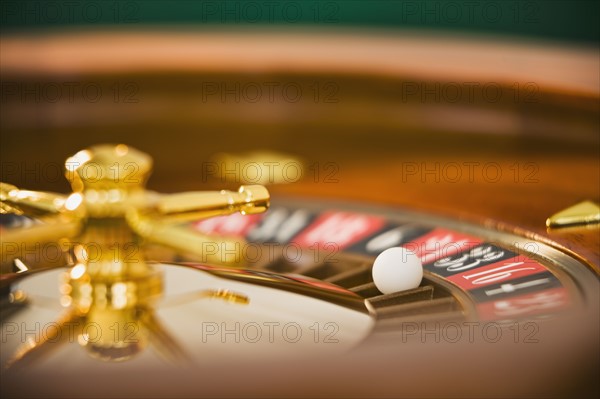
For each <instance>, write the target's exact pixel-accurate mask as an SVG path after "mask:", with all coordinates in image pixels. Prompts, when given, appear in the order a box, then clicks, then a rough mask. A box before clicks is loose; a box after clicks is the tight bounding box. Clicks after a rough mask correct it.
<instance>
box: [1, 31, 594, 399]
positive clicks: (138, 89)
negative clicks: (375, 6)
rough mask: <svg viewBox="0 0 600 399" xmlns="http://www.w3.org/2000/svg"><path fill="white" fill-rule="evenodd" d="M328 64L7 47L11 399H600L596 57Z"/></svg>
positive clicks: (215, 48) (360, 45)
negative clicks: (387, 259) (417, 277)
mask: <svg viewBox="0 0 600 399" xmlns="http://www.w3.org/2000/svg"><path fill="white" fill-rule="evenodd" d="M315 37H316V36H315V35H313V34H309V33H306V32H292V33H286V34H281V33H280V34H278V35H272V34H267V33H261V32H258V33H257V32H246V31H240V32H238V31H236V32H163V33H161V34H157V33H155V32H146V31H119V32H95V31H94V32H84V33H81V32H78V33H77V34H76V35H75V34H69V33H61V34H54V35H49V36H44V37H24V36H13V37H10V36H9V37H5V38H3V39H2V48H3V57H2V61H1V63H2V74H3V92H4V93H5V94H4V98H3V107H2V111H1V112H2V124H3V133H2V142H3V146H2V150H1V151H2V166H3V167H2V181H3V182H6V183H3V184H2V192H1V194H2V197H1V199H2V208H1V209H2V230H1V232H2V263H1V267H2V270H1V271H2V280H1V281H2V286H1V288H2V308H1V309H2V351H1V353H0V354H1V361H2V367H3V370H2V387H1V389H2V392H3V395H8V396H11V397H135V396H144V397H197V396H202V397H306V396H311V397H324V396H327V397H329V396H332V397H458V396H460V397H464V396H468V397H548V396H558V397H564V396H569V397H571V396H591V397H593V396H595V395H597V393H598V381H597V375H598V371H599V369H598V368H599V362H598V353H599V352H598V351H599V348H598V342H599V340H598V338H599V333H600V327H599V316H598V315H599V312H598V310H599V309H598V307H599V303H600V301H599V299H600V298H599V291H598V288H599V286H598V283H599V280H598V273H599V268H598V267H599V243H600V238H599V230H598V219H599V217H598V214H599V211H598V206H597V202H598V199H599V198H600V187H599V185H598V181H599V178H600V175H599V174H600V169H599V168H598V161H599V153H598V146H599V137H598V120H599V118H598V113H599V111H598V107H597V103H598V98H599V90H598V74H597V71H598V68H599V66H598V59H597V56H596V55H597V54H596V53H594V51H593V50H589V49H585V48H581V49H579V48H565V47H561V46H545V45H542V44H538V43H527V44H518V43H514V42H505V41H494V40H490V41H479V40H474V41H473V40H468V39H466V38H464V37H445V38H440V37H431V36H427V35H417V34H414V35H406V36H402V37H398V36H394V35H383V34H375V35H360V36H358V37H357V35H356V34H355V33H352V32H351V33H343V34H340V33H335V32H327V34H323V35H322V36H319V39H318V40H316V39H315ZM449 45H450V47H451V48H452V54H449V53H448V50H447V48H448V46H449ZM133 49H135V51H134V50H133ZM501 52H503V54H510V55H511V57H509V59H508V60H506V59H505V58H504V56H502V55H500V53H501ZM356 54H360V55H363V56H361V57H356ZM399 54H400V55H401V56H400V55H399ZM574 71H575V72H576V73H574ZM71 88H73V91H69V90H71ZM67 89H68V90H67ZM53 90H54V91H53ZM56 90H58V91H56ZM457 90H458V91H457ZM92 91H94V93H102V94H100V95H99V94H93V95H92ZM57 93H58V94H60V96H58V94H57ZM456 93H459V94H456ZM71 95H72V96H71ZM57 96H58V97H57ZM55 99H56V100H55ZM566 132H568V134H567V133H566ZM25 140H26V141H25ZM98 142H113V143H116V144H111V145H100V146H98V145H96V144H97V143H98ZM82 148H83V150H81V149H82ZM136 148H139V149H140V150H143V151H144V152H142V151H139V150H137V149H136ZM145 152H147V153H148V154H151V155H152V157H153V158H154V160H155V163H156V166H155V167H154V172H153V175H152V177H151V178H150V179H148V177H149V174H150V171H151V169H152V165H153V163H152V162H153V161H152V158H151V157H150V156H149V155H147V154H146V153H145ZM69 155H71V156H70V157H69V158H67V160H66V162H65V161H64V158H65V157H67V156H69ZM63 174H64V175H65V176H66V179H63V176H62V175H63ZM67 182H68V183H70V186H71V187H70V188H69V186H68V185H67ZM146 182H147V183H148V187H149V188H148V189H146V188H145V185H146ZM30 188H31V190H32V191H29V190H28V189H30ZM223 188H225V189H226V190H225V191H223V190H222V191H219V190H221V189H223ZM199 189H200V190H203V191H193V190H199ZM182 191H183V192H182ZM158 192H161V193H167V194H159V193H158ZM58 193H68V194H58ZM390 248H404V249H406V250H408V251H410V253H412V254H415V255H416V256H417V257H418V259H419V262H420V263H421V264H422V269H421V270H422V273H423V276H422V280H421V281H420V282H417V283H416V284H414V285H413V286H411V287H402V288H395V287H392V288H391V289H390V290H388V289H384V288H383V285H382V284H381V281H378V278H375V279H374V278H373V264H374V263H375V261H376V259H381V258H379V257H380V256H381V255H382V254H383V253H384V251H386V250H389V249H390ZM404 255H406V252H401V253H400V255H396V256H394V257H393V258H392V264H393V265H396V266H397V267H398V268H401V267H403V266H406V265H407V264H408V260H407V259H405V258H404ZM407 256H408V255H407ZM374 280H375V281H374ZM388 280H389V279H387V278H384V282H385V281H388ZM383 291H386V293H384V292H383Z"/></svg>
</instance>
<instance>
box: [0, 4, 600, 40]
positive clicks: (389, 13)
mask: <svg viewBox="0 0 600 399" xmlns="http://www.w3.org/2000/svg"><path fill="white" fill-rule="evenodd" d="M0 11H1V15H0V18H1V19H0V22H1V23H0V27H1V28H0V29H1V32H2V33H5V34H6V33H20V32H24V31H25V32H27V31H38V30H40V29H41V30H45V29H48V28H50V29H54V28H57V27H59V28H67V27H83V26H85V27H88V28H100V27H110V28H113V27H120V28H129V27H145V26H146V25H151V26H160V25H163V26H169V25H170V26H172V25H175V26H185V27H187V26H193V27H194V28H197V29H198V28H199V29H202V28H206V29H215V27H218V26H221V27H224V28H229V27H231V26H244V27H245V26H253V27H254V26H257V27H265V26H274V27H282V26H296V27H307V26H311V27H325V28H327V27H342V28H353V27H368V28H388V29H390V28H391V29H425V30H444V31H456V32H465V33H469V34H482V33H483V34H492V35H498V34H500V35H509V36H518V37H532V38H545V39H550V40H560V41H570V42H578V43H586V44H592V45H597V44H599V42H600V30H599V29H600V28H599V23H598V21H599V19H600V2H599V1H596V0H571V1H568V0H546V1H526V0H458V1H452V0H371V1H368V0H338V1H316V0H293V1H288V0H285V1H277V0H258V1H252V0H215V1H193V0H140V1H135V0H132V1H129V0H121V1H116V0H54V1H35V0H34V1H29V0H25V1H19V0H4V1H2V2H0Z"/></svg>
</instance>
